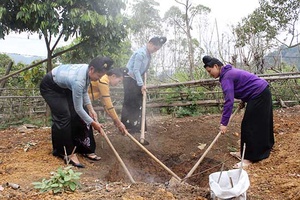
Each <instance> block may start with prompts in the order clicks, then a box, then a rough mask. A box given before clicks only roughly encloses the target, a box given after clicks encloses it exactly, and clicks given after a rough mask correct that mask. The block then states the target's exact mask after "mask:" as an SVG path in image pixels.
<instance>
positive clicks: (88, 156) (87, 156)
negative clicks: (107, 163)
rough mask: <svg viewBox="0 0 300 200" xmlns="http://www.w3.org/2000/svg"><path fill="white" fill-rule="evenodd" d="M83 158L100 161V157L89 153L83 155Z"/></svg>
mask: <svg viewBox="0 0 300 200" xmlns="http://www.w3.org/2000/svg"><path fill="white" fill-rule="evenodd" d="M83 156H84V157H86V158H88V159H90V160H94V161H99V160H101V157H100V156H97V155H96V154H95V153H90V154H83Z"/></svg>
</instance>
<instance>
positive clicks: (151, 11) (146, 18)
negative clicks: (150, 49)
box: [130, 0, 162, 47]
mask: <svg viewBox="0 0 300 200" xmlns="http://www.w3.org/2000/svg"><path fill="white" fill-rule="evenodd" d="M156 6H159V3H157V2H156V1H153V0H135V3H134V4H133V6H132V16H130V18H131V20H130V30H131V37H132V38H133V41H135V42H136V45H138V47H140V46H142V45H145V44H146V43H147V42H148V41H149V39H150V37H152V36H154V35H161V34H162V31H161V27H162V26H161V18H160V16H159V10H158V9H156V8H155V7H156Z"/></svg>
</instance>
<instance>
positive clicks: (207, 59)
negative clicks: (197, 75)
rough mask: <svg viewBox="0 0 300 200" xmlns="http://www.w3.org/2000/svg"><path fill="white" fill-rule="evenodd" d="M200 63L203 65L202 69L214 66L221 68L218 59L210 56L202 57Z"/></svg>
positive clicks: (221, 64)
mask: <svg viewBox="0 0 300 200" xmlns="http://www.w3.org/2000/svg"><path fill="white" fill-rule="evenodd" d="M202 61H203V63H204V66H203V67H204V68H206V67H209V68H212V67H213V66H214V65H215V64H217V65H218V66H219V67H222V66H223V63H222V62H221V61H220V60H219V59H217V58H213V57H210V56H204V57H203V58H202Z"/></svg>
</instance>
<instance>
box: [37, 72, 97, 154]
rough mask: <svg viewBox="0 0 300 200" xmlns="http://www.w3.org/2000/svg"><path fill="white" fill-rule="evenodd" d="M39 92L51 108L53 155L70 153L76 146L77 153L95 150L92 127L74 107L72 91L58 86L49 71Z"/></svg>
mask: <svg viewBox="0 0 300 200" xmlns="http://www.w3.org/2000/svg"><path fill="white" fill-rule="evenodd" d="M40 92H41V95H42V96H43V98H44V99H45V101H46V102H47V104H48V105H49V107H50V110H51V117H52V127H51V136H52V147H53V155H56V156H61V155H64V154H65V153H64V147H65V148H66V151H67V154H68V155H70V154H71V153H72V151H73V149H74V147H75V146H76V152H78V153H93V152H95V148H96V145H95V140H94V136H93V129H92V127H91V126H90V127H87V126H86V124H85V123H84V122H83V121H82V120H81V118H80V117H79V116H78V114H77V113H76V111H75V109H74V104H73V99H72V91H71V90H69V89H64V88H61V87H59V86H58V85H57V84H56V83H55V82H54V81H53V78H52V75H51V72H49V73H48V74H47V75H46V76H45V77H44V78H43V80H42V82H41V84H40Z"/></svg>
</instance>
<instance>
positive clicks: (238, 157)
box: [230, 152, 242, 160]
mask: <svg viewBox="0 0 300 200" xmlns="http://www.w3.org/2000/svg"><path fill="white" fill-rule="evenodd" d="M230 155H232V156H233V157H235V158H236V159H238V160H242V158H241V153H240V152H230Z"/></svg>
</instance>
